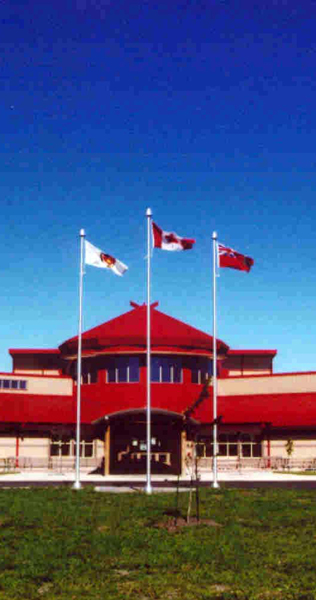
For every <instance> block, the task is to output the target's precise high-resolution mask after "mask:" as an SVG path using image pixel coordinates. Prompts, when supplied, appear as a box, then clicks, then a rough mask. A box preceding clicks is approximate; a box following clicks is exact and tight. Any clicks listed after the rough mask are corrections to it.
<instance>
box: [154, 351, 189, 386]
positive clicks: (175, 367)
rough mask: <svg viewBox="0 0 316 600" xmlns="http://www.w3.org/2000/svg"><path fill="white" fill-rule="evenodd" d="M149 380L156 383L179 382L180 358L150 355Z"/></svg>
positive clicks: (180, 379) (180, 371)
mask: <svg viewBox="0 0 316 600" xmlns="http://www.w3.org/2000/svg"><path fill="white" fill-rule="evenodd" d="M151 380H152V381H153V382H156V383H181V382H182V361H181V358H180V357H174V358H170V357H169V356H152V358H151Z"/></svg>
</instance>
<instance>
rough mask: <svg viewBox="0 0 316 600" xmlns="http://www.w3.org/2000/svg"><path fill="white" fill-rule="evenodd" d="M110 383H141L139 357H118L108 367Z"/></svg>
mask: <svg viewBox="0 0 316 600" xmlns="http://www.w3.org/2000/svg"><path fill="white" fill-rule="evenodd" d="M107 371H108V375H107V381H108V383H136V382H137V381H139V358H138V356H118V357H117V358H113V359H112V360H111V361H110V363H109V366H108V370H107Z"/></svg>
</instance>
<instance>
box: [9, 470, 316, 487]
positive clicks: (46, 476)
mask: <svg viewBox="0 0 316 600" xmlns="http://www.w3.org/2000/svg"><path fill="white" fill-rule="evenodd" d="M74 480H75V474H74V472H73V471H67V472H64V473H58V472H54V471H44V470H39V469H36V470H35V469H32V470H23V471H20V472H17V473H7V474H1V475H0V488H1V487H2V488H3V487H22V486H23V487H24V486H27V487H29V486H34V487H38V486H43V485H44V486H46V485H49V486H50V485H53V486H57V485H67V486H69V485H72V484H73V482H74ZM212 480H213V477H212V473H211V472H206V471H204V472H202V473H201V479H200V481H201V486H203V487H204V486H211V485H212ZM151 481H152V487H153V488H155V489H157V490H158V489H160V490H162V489H164V488H166V489H170V488H174V487H175V486H176V485H177V477H175V476H167V477H166V475H153V476H152V478H151ZM218 481H219V484H220V485H222V486H223V487H244V486H245V487H255V486H259V487H271V486H275V487H283V486H284V487H308V488H314V487H315V488H316V475H294V474H293V473H287V472H282V473H275V472H273V471H270V470H251V469H245V470H243V471H226V472H225V471H222V472H219V474H218ZM80 482H81V483H82V485H83V486H85V485H89V484H91V485H93V486H94V487H96V488H105V489H107V490H109V489H110V488H113V489H116V490H118V489H119V488H125V489H138V490H140V489H144V488H145V485H146V477H145V475H124V476H122V475H112V476H107V477H103V476H101V475H89V474H88V473H84V472H82V473H81V475H80ZM189 485H190V477H189V476H184V477H181V479H180V486H181V487H183V488H186V487H189Z"/></svg>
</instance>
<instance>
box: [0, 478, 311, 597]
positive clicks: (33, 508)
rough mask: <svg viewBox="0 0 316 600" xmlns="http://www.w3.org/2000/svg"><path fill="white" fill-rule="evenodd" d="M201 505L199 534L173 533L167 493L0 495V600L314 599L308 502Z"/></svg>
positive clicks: (253, 497)
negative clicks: (170, 525)
mask: <svg viewBox="0 0 316 600" xmlns="http://www.w3.org/2000/svg"><path fill="white" fill-rule="evenodd" d="M200 496H201V502H200V511H201V519H202V521H201V524H198V525H193V526H190V527H188V526H183V527H180V526H178V527H176V528H174V529H172V528H170V527H169V528H168V527H164V526H163V525H164V524H166V523H168V522H169V523H171V524H172V523H173V517H171V516H170V513H172V512H173V511H174V510H175V508H176V495H175V493H173V494H171V493H170V494H169V493H168V494H165V493H161V494H153V495H151V496H146V495H144V494H142V493H137V492H136V493H132V494H131V493H127V494H124V493H117V494H113V493H112V494H111V493H97V492H94V491H93V489H87V488H85V489H83V490H80V491H73V490H71V489H70V488H46V489H44V488H42V489H20V490H19V489H9V490H0V536H1V540H0V599H1V600H15V599H18V598H19V600H21V599H23V600H25V599H26V600H32V599H33V598H34V599H39V598H42V599H52V600H54V599H60V600H75V599H81V598H82V599H89V600H94V599H111V600H118V599H122V600H123V599H124V600H128V599H135V600H154V599H157V600H158V599H159V600H177V599H179V600H196V599H208V598H211V599H213V600H214V599H244V600H272V599H278V600H279V599H280V600H290V599H299V600H314V599H315V598H316V570H315V563H316V527H315V525H316V496H315V492H309V491H297V490H271V489H267V490H259V489H251V490H229V489H219V490H212V489H209V490H206V489H203V490H201V492H200ZM178 502H179V506H178V509H180V511H181V512H183V514H185V513H186V508H187V503H188V493H181V494H179V497H178ZM192 515H194V509H193V511H192ZM203 521H204V522H203Z"/></svg>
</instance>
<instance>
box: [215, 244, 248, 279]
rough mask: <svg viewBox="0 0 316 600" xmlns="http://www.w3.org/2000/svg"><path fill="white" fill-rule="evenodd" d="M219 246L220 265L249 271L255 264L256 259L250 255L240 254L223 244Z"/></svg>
mask: <svg viewBox="0 0 316 600" xmlns="http://www.w3.org/2000/svg"><path fill="white" fill-rule="evenodd" d="M217 248H218V264H219V266H220V267H229V268H230V269H237V270H238V271H247V272H248V273H249V271H250V269H251V267H252V266H253V264H254V260H253V259H252V258H250V256H245V255H244V254H240V253H239V252H236V250H233V249H232V248H228V247H227V246H223V245H222V244H218V246H217Z"/></svg>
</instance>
